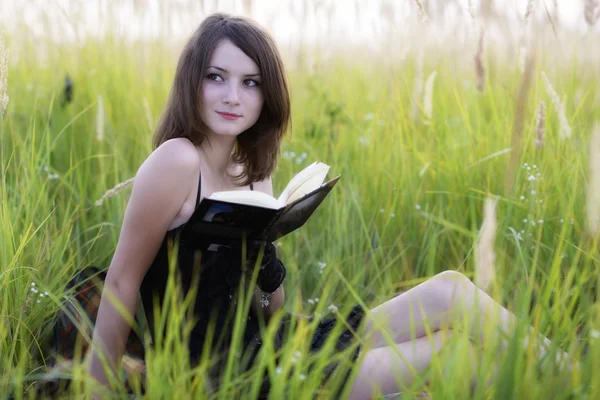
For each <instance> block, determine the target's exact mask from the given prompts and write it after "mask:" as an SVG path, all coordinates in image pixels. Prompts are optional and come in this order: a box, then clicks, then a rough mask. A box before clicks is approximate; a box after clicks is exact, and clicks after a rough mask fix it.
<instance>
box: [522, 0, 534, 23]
mask: <svg viewBox="0 0 600 400" xmlns="http://www.w3.org/2000/svg"><path fill="white" fill-rule="evenodd" d="M532 12H533V0H529V1H528V2H527V9H526V10H525V18H524V20H525V24H527V21H529V17H531V13H532Z"/></svg>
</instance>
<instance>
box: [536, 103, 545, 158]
mask: <svg viewBox="0 0 600 400" xmlns="http://www.w3.org/2000/svg"><path fill="white" fill-rule="evenodd" d="M545 133H546V103H544V101H543V100H542V101H540V106H539V108H538V112H537V115H536V117H535V148H536V149H541V148H542V147H543V146H544V135H545Z"/></svg>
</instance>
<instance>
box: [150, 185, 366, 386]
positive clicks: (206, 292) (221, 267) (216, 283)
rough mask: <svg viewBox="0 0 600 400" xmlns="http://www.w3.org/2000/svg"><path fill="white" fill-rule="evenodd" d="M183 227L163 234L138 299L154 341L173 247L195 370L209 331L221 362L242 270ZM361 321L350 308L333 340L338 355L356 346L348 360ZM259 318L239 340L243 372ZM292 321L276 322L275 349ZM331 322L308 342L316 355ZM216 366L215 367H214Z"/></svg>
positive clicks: (257, 340) (256, 345) (254, 350)
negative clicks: (189, 315) (188, 307)
mask: <svg viewBox="0 0 600 400" xmlns="http://www.w3.org/2000/svg"><path fill="white" fill-rule="evenodd" d="M200 188H201V177H200V179H199V182H198V193H197V196H196V207H197V206H198V203H199V200H200ZM250 188H251V190H253V187H252V185H250ZM194 212H196V211H194ZM184 228H185V224H184V225H182V226H180V227H177V228H175V229H173V230H170V231H168V232H167V234H166V235H165V238H164V240H163V242H162V244H161V247H160V249H159V251H158V253H157V255H156V258H155V259H154V261H153V263H152V265H151V266H150V268H149V270H148V272H147V273H146V276H145V277H144V280H143V282H142V284H141V287H140V294H141V298H142V303H143V306H144V310H145V313H146V318H147V320H148V327H149V329H150V333H151V335H152V338H153V339H154V340H155V341H156V336H157V335H158V334H160V333H159V332H155V331H154V326H155V325H154V313H153V310H154V307H155V304H159V305H162V303H163V300H164V296H165V290H166V286H167V281H168V278H169V262H168V260H169V253H170V248H171V247H172V246H173V244H175V243H176V242H177V243H178V250H177V251H178V253H177V265H176V268H177V269H176V271H177V278H178V281H179V283H180V284H181V287H182V289H183V296H186V295H187V294H188V291H189V290H190V289H192V287H193V289H194V290H195V291H196V296H195V303H194V313H193V314H194V317H195V321H197V323H196V324H195V326H194V328H193V329H192V332H191V335H190V338H189V343H188V345H189V353H190V361H191V363H192V365H194V364H195V363H197V362H198V361H199V360H200V357H201V356H202V352H203V348H204V341H205V339H206V337H207V333H208V330H209V326H210V327H211V329H214V330H213V336H212V337H213V339H212V345H211V357H218V358H221V359H223V360H226V359H227V352H228V350H229V346H230V343H231V339H232V337H231V335H232V333H233V329H232V328H233V320H234V319H233V318H232V317H233V313H234V312H235V308H236V307H235V306H236V304H237V302H236V294H237V293H238V289H239V285H240V282H241V281H242V279H241V278H242V277H241V271H240V268H239V266H237V267H236V266H234V265H233V264H235V263H232V262H231V259H230V258H229V257H228V256H227V254H226V253H224V252H221V251H218V252H216V251H209V250H208V249H206V243H205V240H203V239H206V238H202V237H191V238H190V237H182V235H181V232H182V230H183V229H184ZM156 300H158V303H155V301H156ZM363 316H364V310H363V309H362V308H361V307H360V306H355V307H354V308H352V309H351V311H350V313H349V314H348V315H347V317H346V318H345V319H346V322H347V326H348V327H347V328H346V329H344V330H342V332H341V334H340V336H339V337H338V338H337V340H336V345H335V348H336V350H339V351H341V350H345V349H347V348H348V347H350V346H351V345H353V344H354V345H356V346H355V348H356V350H355V352H354V353H353V360H355V359H356V357H357V356H358V353H359V351H360V346H359V345H358V343H356V340H355V339H356V332H358V331H359V327H360V324H361V322H362V320H363ZM258 318H259V317H258V316H257V315H256V313H255V312H254V310H253V309H252V308H250V312H249V315H248V320H247V322H246V327H245V330H244V335H243V346H244V349H245V352H244V360H248V364H247V366H246V367H245V369H247V368H249V367H250V366H251V365H252V362H253V361H254V358H255V357H256V355H257V354H258V351H259V350H260V347H261V344H262V340H261V336H260V331H259V320H258ZM310 320H312V318H310ZM291 321H292V318H291V315H290V314H286V315H285V316H284V318H283V319H282V320H281V322H280V326H279V329H278V331H277V334H276V335H275V337H274V341H275V342H274V346H275V349H276V350H277V349H279V348H280V347H281V346H282V345H283V341H284V340H285V337H286V335H287V334H288V328H289V327H290V325H291ZM335 323H336V318H327V319H324V320H322V321H320V322H319V325H318V326H317V328H316V331H315V333H314V335H313V337H312V340H311V346H310V349H311V351H313V352H314V351H317V350H318V349H320V348H321V347H322V346H323V344H324V343H325V341H326V340H327V338H328V336H329V334H330V333H331V331H332V329H333V328H334V325H335ZM338 332H339V331H338ZM216 364H217V365H218V363H216ZM336 367H337V364H335V363H331V365H329V366H328V367H327V368H325V376H324V379H327V378H328V377H329V376H330V375H331V373H332V372H333V371H334V370H335V368H336ZM349 372H350V371H348V374H347V375H346V379H347V378H348V375H349ZM265 390H266V391H268V382H265V385H263V390H262V391H263V392H264V391H265Z"/></svg>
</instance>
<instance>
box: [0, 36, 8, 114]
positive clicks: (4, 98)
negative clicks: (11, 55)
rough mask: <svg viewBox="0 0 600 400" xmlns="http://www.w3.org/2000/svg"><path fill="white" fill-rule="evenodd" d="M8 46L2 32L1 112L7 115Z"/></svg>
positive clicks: (0, 55)
mask: <svg viewBox="0 0 600 400" xmlns="http://www.w3.org/2000/svg"><path fill="white" fill-rule="evenodd" d="M7 92H8V48H6V44H5V42H4V35H3V34H0V113H2V116H4V115H6V108H7V107H8V93H7Z"/></svg>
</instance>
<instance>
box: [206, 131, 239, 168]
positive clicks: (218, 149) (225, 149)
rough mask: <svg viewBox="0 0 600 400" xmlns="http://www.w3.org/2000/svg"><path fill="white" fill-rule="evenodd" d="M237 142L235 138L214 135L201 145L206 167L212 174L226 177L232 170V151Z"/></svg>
mask: <svg viewBox="0 0 600 400" xmlns="http://www.w3.org/2000/svg"><path fill="white" fill-rule="evenodd" d="M234 144H235V138H230V137H216V138H215V137H212V138H210V139H209V138H206V139H205V140H204V141H203V142H202V144H201V145H200V151H201V152H202V153H203V154H204V157H203V158H204V159H205V160H206V167H207V168H208V169H209V170H210V172H211V173H212V174H214V175H215V176H218V177H222V178H226V177H228V176H229V173H230V172H231V168H232V165H231V152H232V151H233V146H234Z"/></svg>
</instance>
